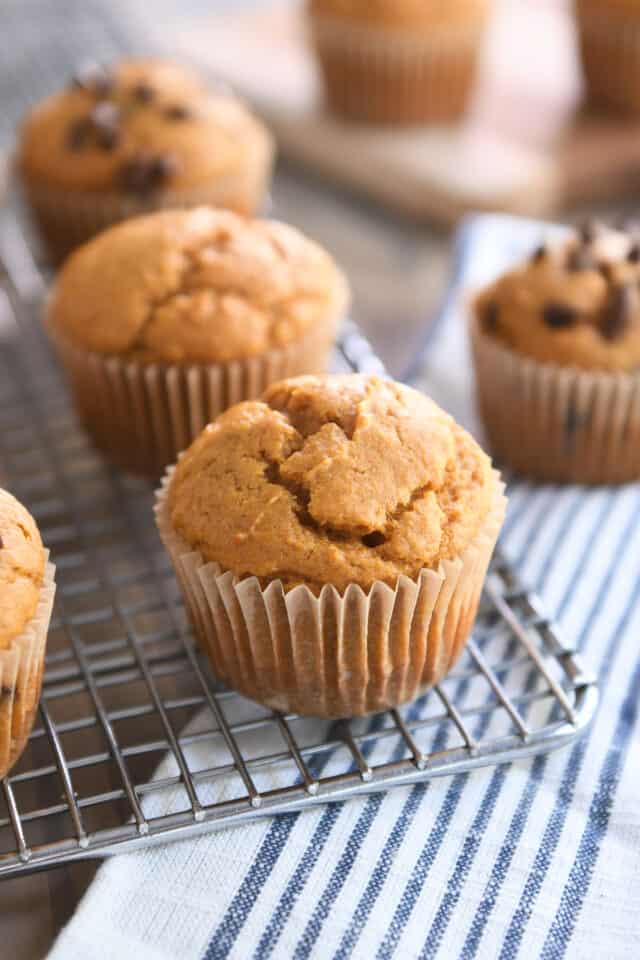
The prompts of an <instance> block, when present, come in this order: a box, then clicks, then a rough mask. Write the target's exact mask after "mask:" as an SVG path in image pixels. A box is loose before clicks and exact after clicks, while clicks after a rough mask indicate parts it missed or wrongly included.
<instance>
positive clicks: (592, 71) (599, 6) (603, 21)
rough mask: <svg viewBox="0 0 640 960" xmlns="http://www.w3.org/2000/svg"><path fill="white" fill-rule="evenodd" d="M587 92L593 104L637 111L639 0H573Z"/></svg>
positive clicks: (639, 95)
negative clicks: (574, 1) (574, 0)
mask: <svg viewBox="0 0 640 960" xmlns="http://www.w3.org/2000/svg"><path fill="white" fill-rule="evenodd" d="M575 12H576V18H577V26H578V40H579V46H580V53H581V57H582V65H583V69H584V77H585V83H586V95H587V99H588V101H589V103H590V104H591V105H592V106H595V107H598V108H602V109H605V110H609V111H612V110H613V111H618V112H622V113H627V114H631V115H637V114H638V113H640V4H638V0H576V4H575Z"/></svg>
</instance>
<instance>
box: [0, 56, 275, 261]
mask: <svg viewBox="0 0 640 960" xmlns="http://www.w3.org/2000/svg"><path fill="white" fill-rule="evenodd" d="M272 162H273V142H272V138H271V136H270V134H269V133H268V131H267V130H266V129H265V128H264V126H263V125H262V124H261V123H260V122H259V121H258V120H257V119H256V118H255V117H253V116H252V115H251V114H250V113H249V111H248V110H247V108H246V107H245V106H244V104H243V103H242V102H241V101H240V100H238V99H237V98H236V97H234V96H233V95H231V94H230V93H229V92H228V91H226V90H223V89H219V90H210V89H207V87H206V86H205V84H204V83H203V81H202V80H201V79H200V78H199V77H198V76H197V75H196V74H195V73H193V72H192V71H191V70H188V69H187V68H184V67H181V66H178V65H177V64H174V63H171V62H165V61H162V60H140V61H127V62H124V63H121V64H118V65H116V66H114V67H111V68H106V67H101V66H99V65H95V64H94V65H87V66H86V67H85V68H83V69H81V70H80V71H79V72H78V73H77V74H76V76H75V77H74V78H73V79H72V81H71V83H70V85H69V87H68V88H67V89H66V90H64V91H62V92H61V93H58V94H55V95H54V96H51V97H49V98H48V99H47V100H45V101H44V102H43V103H41V104H39V105H38V106H36V107H35V108H34V109H33V110H32V111H31V113H30V114H29V115H28V116H27V118H26V120H25V121H24V124H23V126H22V130H21V132H20V137H19V145H18V156H17V168H18V171H19V174H20V177H21V180H22V183H23V185H24V192H25V195H26V198H27V200H28V203H29V205H30V207H31V209H32V211H33V213H34V215H35V219H36V221H37V222H38V225H39V226H40V228H41V232H42V234H43V236H44V239H45V241H46V243H47V246H48V248H49V251H50V253H51V255H52V256H53V258H54V259H55V260H56V261H59V260H60V259H61V258H62V257H63V256H64V255H66V254H67V253H68V252H69V250H70V249H72V248H73V247H75V246H77V245H78V244H80V243H83V242H85V241H86V240H88V239H89V238H90V237H92V236H93V235H94V234H96V233H97V232H98V231H100V230H102V229H103V228H104V227H106V226H108V225H109V224H111V223H114V222H115V221H118V220H123V219H126V218H128V217H132V216H135V215H137V214H141V213H144V212H145V211H150V210H157V209H161V208H169V207H192V206H197V205H199V204H203V203H208V204H211V205H212V206H217V207H224V208H228V209H231V210H234V211H236V212H238V213H242V214H245V215H252V214H254V213H255V212H256V211H257V210H258V208H259V207H260V205H261V204H262V201H263V198H264V196H265V193H266V190H267V188H268V183H269V179H270V174H271V167H272Z"/></svg>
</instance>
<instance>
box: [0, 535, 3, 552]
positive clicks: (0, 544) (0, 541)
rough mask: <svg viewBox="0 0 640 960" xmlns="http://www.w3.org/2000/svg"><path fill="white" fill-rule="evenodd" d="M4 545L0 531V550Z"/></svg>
mask: <svg viewBox="0 0 640 960" xmlns="http://www.w3.org/2000/svg"><path fill="white" fill-rule="evenodd" d="M3 547H4V540H3V539H2V534H1V533H0V550H2V548H3Z"/></svg>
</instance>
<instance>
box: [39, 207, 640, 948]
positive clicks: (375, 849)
mask: <svg viewBox="0 0 640 960" xmlns="http://www.w3.org/2000/svg"><path fill="white" fill-rule="evenodd" d="M549 229H550V228H549ZM541 232H544V233H546V232H548V231H547V229H546V228H544V227H542V226H541V225H540V224H534V223H531V222H523V221H516V220H512V219H509V218H504V217H482V218H478V219H476V220H474V221H472V222H471V223H470V224H469V225H468V226H467V227H466V228H465V229H464V230H463V232H462V234H461V238H460V242H459V246H458V254H459V255H458V258H457V259H458V267H457V276H456V282H455V284H454V285H453V287H452V290H451V292H450V295H449V297H448V300H447V304H446V309H445V310H444V311H443V313H442V316H441V317H440V319H439V321H438V323H437V324H436V326H435V327H433V328H431V330H430V332H429V338H428V342H426V343H425V345H424V350H423V351H422V352H421V355H420V358H419V362H416V363H415V364H414V367H413V369H412V370H411V371H409V372H408V374H409V375H410V378H411V379H412V380H413V381H414V382H415V383H416V384H417V385H419V386H420V387H422V388H423V389H425V390H427V391H428V392H430V393H431V394H433V395H434V396H435V398H436V399H437V400H438V401H439V402H441V403H442V404H443V405H445V406H446V407H448V408H449V409H450V410H451V412H452V413H454V414H455V416H456V417H458V418H460V419H461V420H462V421H464V422H466V423H467V424H468V425H469V426H471V427H472V428H474V427H476V426H477V425H476V424H475V420H474V414H473V404H472V395H471V381H470V369H469V360H468V352H467V345H466V337H465V332H464V328H463V324H462V322H461V310H460V304H461V297H462V296H463V295H464V291H465V289H468V288H469V287H470V286H471V287H472V286H475V285H477V284H479V283H483V282H485V281H486V280H488V279H490V278H491V277H492V276H494V275H495V274H496V272H497V271H499V270H500V269H502V268H503V267H504V266H505V265H507V264H508V263H509V262H511V261H513V260H514V259H517V258H518V257H519V256H520V255H522V254H523V253H524V252H525V251H526V250H528V249H529V248H532V247H533V246H534V245H535V244H536V243H538V242H539V240H540V235H541ZM502 542H503V547H504V549H505V551H506V553H507V554H508V555H509V556H510V557H511V558H512V560H513V561H514V563H515V564H517V566H518V568H519V569H520V571H521V573H522V575H523V577H524V578H525V580H526V581H527V582H528V583H530V584H532V585H534V586H535V587H536V589H537V590H538V591H539V593H540V594H541V595H542V597H543V598H544V601H545V603H546V606H547V608H548V610H549V611H550V613H552V614H553V616H554V617H555V619H557V621H558V622H559V623H560V624H561V626H562V628H563V630H564V633H565V635H566V636H567V638H568V640H569V641H571V642H573V643H575V644H576V645H577V646H578V647H579V648H580V649H581V650H582V651H583V652H584V655H585V658H586V659H587V661H588V662H589V664H590V665H591V666H592V667H595V668H596V669H597V670H598V672H599V677H600V685H601V707H600V710H599V712H598V715H597V717H596V721H595V723H594V725H593V727H592V729H591V730H590V731H589V732H588V733H587V735H586V736H585V737H584V738H583V739H581V740H579V741H577V742H576V743H575V744H574V745H573V746H571V747H569V748H567V749H565V750H562V751H560V752H558V753H554V754H551V755H548V756H542V757H538V758H535V759H532V760H529V761H522V762H519V763H516V764H511V765H503V766H499V767H495V768H487V769H485V770H481V771H478V772H474V773H472V774H459V775H456V776H453V777H451V778H444V779H440V780H435V781H432V782H430V783H428V784H419V785H415V786H412V787H407V788H402V789H396V790H392V791H390V792H389V793H387V794H378V795H374V796H371V797H369V798H364V799H359V800H355V801H351V802H347V803H334V804H330V805H328V806H325V807H319V808H317V809H315V810H311V811H307V812H304V813H299V814H288V815H286V816H281V817H277V818H273V819H270V820H265V821H256V822H253V823H251V824H250V825H248V826H243V827H241V828H238V829H228V830H224V831H222V832H220V833H213V834H209V835H203V836H201V837H199V838H196V839H192V840H187V841H182V842H177V843H174V844H171V845H167V846H159V847H156V848H153V849H150V850H148V851H145V852H141V853H136V854H129V855H123V856H118V857H116V858H114V859H113V860H111V861H109V862H107V863H106V864H105V865H104V866H102V867H101V869H100V870H99V872H98V874H97V878H96V880H95V881H94V883H93V884H92V886H91V888H90V890H89V892H88V894H87V895H86V896H85V898H84V900H83V902H82V903H81V905H80V907H79V909H78V911H77V913H76V915H75V917H74V918H73V920H72V921H71V922H70V924H69V925H68V926H67V928H66V929H65V930H64V931H63V932H62V934H61V936H60V937H59V939H58V942H57V944H56V946H55V948H54V950H53V952H52V954H51V957H52V958H53V960H94V958H95V960H102V958H104V960H108V958H109V960H110V958H113V960H116V958H117V960H123V958H129V957H133V958H135V960H160V958H167V960H169V958H171V960H222V958H237V960H248V958H256V960H266V958H274V960H278V958H281V960H284V958H286V960H289V958H295V960H302V958H307V957H314V958H317V960H327V958H336V960H337V958H340V960H346V958H348V957H351V958H358V960H374V958H379V960H386V958H390V957H397V958H402V960H406V958H418V957H420V958H433V957H441V958H446V960H452V958H464V960H472V958H474V957H475V958H479V960H480V958H481V960H488V958H494V957H495V958H502V960H514V958H516V957H523V958H529V957H544V958H546V960H556V958H557V960H559V958H561V957H575V958H581V960H596V958H597V960H603V958H606V960H615V958H620V960H622V958H624V960H628V958H630V957H637V956H640V790H639V789H638V783H640V750H639V749H638V746H639V741H640V735H639V731H638V725H637V720H638V708H639V705H640V645H639V643H638V637H639V636H640V486H637V485H633V486H628V487H623V488H619V489H615V490H614V489H609V488H597V489H590V490H584V489H581V488H578V487H565V488H559V487H553V486H538V487H531V486H528V485H526V484H524V483H521V482H518V481H514V482H512V483H511V484H510V507H509V514H508V518H507V523H506V526H505V531H504V535H503V541H502ZM459 695H460V696H464V691H463V690H460V691H459ZM191 749H193V750H197V749H198V747H197V746H194V747H192V748H191ZM209 759H210V758H209Z"/></svg>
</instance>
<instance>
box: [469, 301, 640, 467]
mask: <svg viewBox="0 0 640 960" xmlns="http://www.w3.org/2000/svg"><path fill="white" fill-rule="evenodd" d="M470 329H471V343H472V350H473V358H474V365H475V374H476V387H477V394H478V402H479V406H480V412H481V414H482V419H483V421H484V425H485V428H486V432H487V437H488V440H489V445H490V447H491V450H492V452H493V453H494V454H495V455H496V457H497V458H498V459H499V460H500V461H501V462H504V463H505V464H508V465H509V466H510V467H513V469H515V470H516V471H518V472H519V473H521V474H523V475H524V476H529V477H533V478H534V479H537V480H544V481H549V482H561V483H590V484H593V483H607V484H618V483H629V482H633V481H636V480H638V479H640V376H638V375H636V374H627V373H608V372H606V371H598V372H591V371H588V370H579V369H577V368H573V367H559V366H553V365H551V364H547V363H540V362H539V361H537V360H534V359H532V358H531V357H525V356H522V355H520V354H518V353H516V352H515V351H514V350H511V349H509V348H508V347H507V346H505V345H503V344H501V343H500V342H499V341H498V340H496V339H495V337H492V336H490V335H489V334H487V333H485V332H484V331H483V330H482V327H481V323H480V321H479V319H478V318H477V317H476V316H475V315H473V316H472V317H471V320H470Z"/></svg>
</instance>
